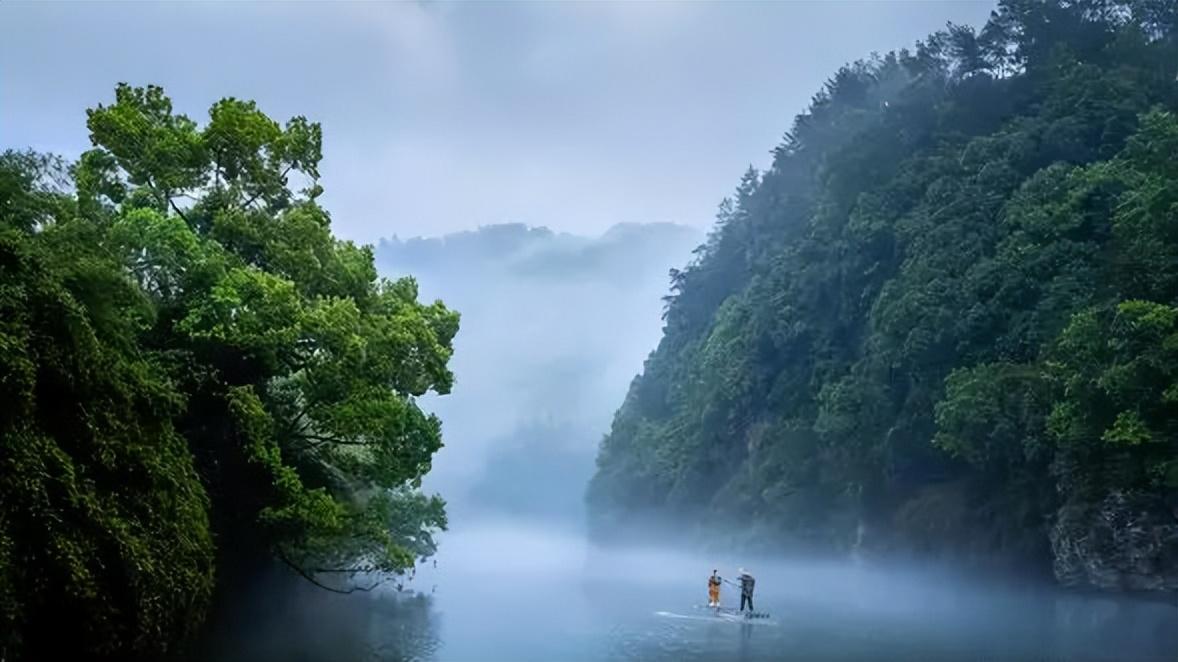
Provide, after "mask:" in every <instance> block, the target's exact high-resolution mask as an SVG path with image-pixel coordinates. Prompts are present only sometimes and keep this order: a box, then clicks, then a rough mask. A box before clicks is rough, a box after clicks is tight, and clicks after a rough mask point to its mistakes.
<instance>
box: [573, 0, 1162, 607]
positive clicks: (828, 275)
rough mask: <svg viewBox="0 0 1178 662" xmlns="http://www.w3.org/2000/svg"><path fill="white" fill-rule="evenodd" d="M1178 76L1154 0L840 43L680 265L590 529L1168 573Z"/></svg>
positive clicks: (601, 461) (1062, 575)
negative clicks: (832, 61)
mask: <svg viewBox="0 0 1178 662" xmlns="http://www.w3.org/2000/svg"><path fill="white" fill-rule="evenodd" d="M783 66H788V63H783ZM1176 74H1178V4H1175V3H1173V2H1171V1H1169V0H1129V1H1112V0H1075V1H1061V0H1052V1H1050V2H1038V1H1034V0H1003V1H1002V2H1000V3H999V6H998V9H997V11H996V12H995V13H994V14H993V15H992V17H991V19H990V21H989V22H988V23H987V24H986V25H985V26H984V28H982V29H981V30H977V31H975V30H974V29H972V28H969V27H963V26H953V25H950V26H949V27H948V29H947V30H945V31H943V32H940V33H937V34H933V35H930V36H929V37H928V38H927V39H926V40H924V41H922V42H918V43H917V44H916V46H915V48H913V49H911V50H901V51H898V52H894V53H889V54H888V55H885V56H872V57H871V58H870V59H867V60H864V61H860V62H856V63H855V64H853V65H850V66H847V67H845V68H843V69H841V70H840V71H838V72H837V73H836V74H835V75H834V76H833V77H832V78H831V79H830V80H829V81H828V82H827V83H826V85H825V86H824V87H823V89H822V90H821V91H820V92H819V93H818V94H817V95H816V96H814V98H813V101H812V104H811V106H810V108H809V109H808V110H807V111H806V112H805V113H803V114H802V115H800V116H798V117H797V118H796V120H795V121H794V123H793V128H792V130H791V131H790V132H789V133H788V134H786V136H785V138H784V140H783V142H782V143H781V144H780V145H779V146H778V147H777V149H776V150H775V153H774V159H773V163H772V165H771V167H770V168H769V169H768V170H766V171H765V172H756V171H753V170H750V171H749V172H748V173H747V174H745V176H744V177H743V179H742V180H741V181H740V185H739V187H738V188H737V190H736V193H735V195H734V196H733V198H732V199H731V200H726V201H725V202H724V204H723V205H722V207H721V209H720V213H719V215H718V218H717V222H716V225H715V228H714V230H713V231H712V233H711V234H710V236H709V237H708V240H707V242H706V243H705V244H704V245H703V246H701V247H700V248H699V249H698V251H697V254H696V257H695V259H694V260H693V261H692V262H691V263H690V264H689V265H688V266H687V267H686V268H684V269H683V270H681V271H674V272H672V283H671V289H672V291H671V295H670V296H669V297H668V298H667V305H666V311H665V322H666V325H665V330H664V336H663V338H662V340H661V342H660V343H659V344H658V347H657V349H656V350H655V351H654V352H653V354H651V356H650V357H649V359H648V360H647V362H646V364H645V367H644V370H643V372H642V374H641V375H640V376H639V377H637V378H636V379H635V380H634V381H633V383H632V385H631V388H630V391H629V394H628V396H627V397H626V399H625V402H624V404H623V405H622V407H621V409H620V410H619V411H618V412H617V414H616V417H615V419H614V422H613V426H612V430H611V432H610V433H609V435H608V436H607V437H606V438H605V439H604V441H603V443H602V445H601V449H600V453H599V457H598V472H597V474H596V476H595V477H594V479H593V482H592V484H591V486H590V491H589V502H590V506H591V509H592V513H593V523H594V526H595V530H596V531H597V533H598V535H601V536H607V535H609V534H611V533H617V534H620V533H622V532H624V531H627V530H628V527H627V524H634V525H637V524H640V523H642V522H644V521H648V519H647V518H648V516H656V517H658V518H668V517H670V518H674V519H675V521H690V522H694V523H695V524H696V526H697V528H698V531H699V532H701V533H702V532H705V531H716V530H723V531H725V532H733V531H736V532H739V533H737V534H729V533H726V534H725V536H724V542H725V543H727V542H730V541H731V540H732V537H733V536H735V537H736V538H737V542H740V543H743V544H745V545H748V546H759V547H764V548H771V549H793V550H809V551H814V550H821V551H825V552H831V551H834V552H838V553H859V554H869V553H878V554H889V553H890V554H896V553H905V554H912V553H916V554H922V555H926V556H931V557H939V558H948V559H952V560H954V561H955V562H964V563H973V564H980V563H983V562H992V563H995V564H999V565H1002V566H1003V567H1008V568H1009V567H1012V566H1014V567H1020V568H1030V569H1041V570H1042V571H1044V572H1045V573H1049V572H1051V570H1052V569H1053V570H1054V573H1055V576H1056V577H1057V578H1058V579H1059V580H1060V581H1061V582H1063V583H1066V584H1069V585H1089V586H1097V587H1101V588H1108V589H1169V590H1175V589H1178V159H1176V158H1175V155H1176V154H1178V114H1175V112H1176V111H1178V81H1176ZM701 158H705V157H703V156H701ZM721 527H722V528H721Z"/></svg>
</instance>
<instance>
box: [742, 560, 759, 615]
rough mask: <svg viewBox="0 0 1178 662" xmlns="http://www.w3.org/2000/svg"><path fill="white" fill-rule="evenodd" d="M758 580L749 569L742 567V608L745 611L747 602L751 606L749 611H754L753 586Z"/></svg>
mask: <svg viewBox="0 0 1178 662" xmlns="http://www.w3.org/2000/svg"><path fill="white" fill-rule="evenodd" d="M756 583H757V580H755V579H753V576H752V575H751V574H749V571H748V570H745V569H744V568H741V569H740V610H741V611H744V605H745V603H747V604H748V606H749V611H753V587H754V586H755V585H756Z"/></svg>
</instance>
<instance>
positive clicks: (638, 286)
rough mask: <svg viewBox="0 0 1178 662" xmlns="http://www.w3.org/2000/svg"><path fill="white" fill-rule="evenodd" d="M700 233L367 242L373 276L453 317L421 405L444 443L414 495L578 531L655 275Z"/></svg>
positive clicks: (650, 316)
mask: <svg viewBox="0 0 1178 662" xmlns="http://www.w3.org/2000/svg"><path fill="white" fill-rule="evenodd" d="M702 239H703V236H702V233H700V232H698V231H696V230H694V229H691V228H687V227H684V226H679V225H672V224H642V225H629V224H625V225H617V226H615V227H613V228H611V229H610V230H609V231H608V232H606V233H604V234H603V235H601V236H598V237H583V236H576V235H571V234H565V233H555V232H552V231H550V230H548V229H546V228H531V227H527V226H524V225H518V224H511V225H494V226H486V227H483V228H480V229H479V230H476V231H472V232H463V233H457V234H451V235H446V236H444V237H440V238H412V239H407V240H401V239H397V238H393V239H389V240H385V241H382V242H381V243H380V244H379V245H378V247H377V254H376V257H377V263H378V267H379V268H380V269H381V272H382V274H384V275H387V276H390V277H397V276H402V275H412V276H413V277H414V278H415V279H416V280H417V281H418V284H419V287H420V291H421V298H422V299H423V300H432V299H435V298H438V299H441V300H442V301H444V302H445V303H446V305H447V306H449V307H451V308H454V309H456V310H458V311H459V312H460V313H461V315H462V322H461V328H460V330H459V333H458V337H457V338H456V340H455V354H454V358H453V360H452V364H451V365H452V368H453V371H454V374H455V375H456V377H457V381H456V384H455V387H454V390H453V392H452V393H451V394H450V395H446V396H444V397H430V398H428V399H427V400H426V402H425V404H426V406H427V408H428V409H430V410H432V411H433V412H435V413H436V414H437V415H438V416H439V417H440V418H441V420H442V425H443V438H444V440H445V444H446V445H445V447H444V448H442V450H441V451H439V452H438V454H437V455H436V456H435V459H434V466H433V470H432V471H431V472H430V474H429V475H428V476H427V478H426V489H427V490H430V491H435V490H436V491H438V492H440V493H441V494H442V495H443V496H444V497H445V498H446V499H447V501H449V503H450V512H451V518H452V520H453V519H454V518H455V517H458V518H461V517H462V514H463V513H466V512H469V511H470V510H472V509H476V508H477V509H478V510H482V511H488V510H489V511H500V512H506V513H513V514H528V515H536V516H544V517H546V518H547V519H549V520H552V519H554V518H558V519H562V520H564V521H566V522H569V523H579V522H580V520H581V513H582V510H581V508H582V494H583V492H584V488H585V484H586V483H587V481H588V479H589V476H590V475H591V474H592V471H593V458H594V454H595V453H596V450H597V444H598V442H599V440H600V438H601V435H602V434H604V432H605V431H606V429H608V426H609V422H610V417H611V415H612V412H613V411H614V409H615V408H616V407H617V405H618V403H619V402H621V401H622V398H623V397H624V396H625V392H626V387H627V385H628V384H629V382H630V379H631V378H632V377H633V375H635V374H637V373H638V372H639V371H640V370H641V367H642V361H643V359H644V358H645V356H646V355H647V353H648V352H649V351H650V349H651V348H652V347H654V346H655V345H656V344H657V342H658V338H659V336H660V334H661V329H662V320H661V311H662V301H661V297H662V296H663V295H664V294H665V293H666V291H667V283H668V275H667V274H668V271H669V269H671V268H673V267H682V266H683V265H684V264H685V263H686V262H687V260H688V258H690V257H691V251H692V249H693V248H695V247H696V246H697V245H698V244H699V243H700V242H701V241H702Z"/></svg>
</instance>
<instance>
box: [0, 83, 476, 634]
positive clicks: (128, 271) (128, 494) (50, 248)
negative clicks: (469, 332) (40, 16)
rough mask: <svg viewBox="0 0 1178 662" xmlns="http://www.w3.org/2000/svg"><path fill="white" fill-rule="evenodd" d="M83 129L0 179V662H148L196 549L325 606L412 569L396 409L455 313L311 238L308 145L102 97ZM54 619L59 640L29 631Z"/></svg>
mask: <svg viewBox="0 0 1178 662" xmlns="http://www.w3.org/2000/svg"><path fill="white" fill-rule="evenodd" d="M88 126H89V129H90V132H91V139H92V142H93V144H94V149H92V150H90V151H88V152H87V153H85V154H84V155H82V157H81V159H80V160H79V161H78V162H77V163H76V164H73V165H71V166H67V165H66V164H63V163H61V162H60V161H59V160H56V159H53V158H50V157H42V156H39V155H36V154H7V155H5V156H4V158H3V161H2V162H0V166H2V167H0V230H2V232H3V234H2V235H0V270H3V272H4V277H3V280H2V282H3V285H2V286H0V313H2V315H0V350H2V352H0V389H3V390H2V392H0V395H2V396H3V399H4V400H5V402H6V403H7V406H6V407H5V409H4V412H3V415H2V416H0V434H2V443H3V448H4V452H3V454H0V462H2V463H3V464H4V467H3V472H0V494H2V495H3V508H2V509H0V534H3V544H2V545H0V582H2V583H0V597H2V598H3V607H2V609H0V619H3V620H2V621H0V624H3V628H2V629H3V630H4V631H5V632H6V633H11V634H5V639H3V640H0V643H2V644H3V645H4V646H5V647H6V649H5V650H10V651H13V654H14V655H21V654H22V651H24V653H23V654H28V655H30V656H39V655H41V654H44V653H46V652H50V651H54V650H61V651H65V652H68V651H71V650H82V651H88V652H90V653H98V654H102V655H109V656H123V655H127V654H130V653H142V654H154V653H158V652H160V651H161V650H163V649H165V648H167V647H168V646H170V645H171V643H172V642H174V641H177V640H179V639H182V638H183V636H184V635H185V634H186V633H187V632H188V631H189V630H190V629H191V628H192V627H194V626H195V624H197V623H199V616H200V613H201V612H202V611H203V609H204V608H205V606H206V604H207V603H208V600H209V596H210V593H211V591H212V587H213V586H212V581H213V580H212V571H213V570H212V569H213V565H214V560H213V556H214V551H213V545H212V541H213V540H214V538H215V539H216V541H217V543H218V548H219V556H218V561H219V563H218V565H217V567H218V569H219V570H220V571H222V572H225V573H231V571H232V570H233V569H234V568H235V567H237V566H239V565H244V564H245V563H247V562H250V560H251V557H253V556H254V555H259V554H260V555H262V556H265V555H266V554H267V553H270V554H272V555H274V556H275V557H277V558H278V559H281V560H282V561H284V562H285V563H287V564H288V565H290V566H291V567H292V568H294V569H295V570H296V571H297V572H299V573H301V574H303V575H304V576H305V577H307V578H308V579H310V580H312V581H314V582H316V583H319V584H320V585H322V586H324V587H327V588H331V589H333V590H341V591H350V590H354V589H355V588H356V586H354V585H351V586H350V582H348V581H347V579H348V578H349V577H351V576H353V575H356V574H358V573H363V574H365V575H370V574H373V573H375V576H378V577H379V575H380V574H381V573H400V572H404V571H406V570H408V569H410V568H411V567H412V566H413V565H414V563H415V562H416V561H417V559H418V558H423V557H425V556H428V555H429V554H432V553H433V551H434V548H435V543H434V539H433V534H434V533H435V532H436V531H437V530H438V529H443V528H445V526H446V518H445V512H444V504H443V502H442V501H441V499H440V498H438V497H436V496H426V495H423V494H421V493H420V492H419V491H418V488H419V486H420V481H421V477H422V476H423V475H424V474H425V473H426V472H428V471H429V468H430V462H431V458H432V455H433V453H434V452H435V451H436V450H437V449H438V448H439V447H440V446H441V424H440V422H439V420H438V419H437V418H436V417H434V416H432V415H430V414H428V413H426V412H424V411H422V410H421V408H420V407H419V406H418V405H417V403H416V398H418V397H419V396H422V395H424V394H425V393H427V392H429V391H434V392H437V393H440V394H445V393H448V392H449V390H450V388H451V386H452V384H453V376H452V375H451V373H450V371H449V369H448V367H447V364H448V361H449V359H450V356H451V354H452V341H453V338H454V336H455V334H456V333H457V331H458V315H457V314H456V313H454V312H452V311H450V310H448V309H447V308H446V307H445V306H444V305H443V304H442V303H441V302H434V303H431V304H426V303H421V302H419V301H418V299H417V288H416V285H415V283H414V282H413V280H412V279H410V278H405V279H402V280H398V281H388V280H384V279H380V278H378V277H377V274H376V270H375V267H374V264H373V256H372V251H371V249H370V248H369V247H360V246H356V245H355V244H353V243H351V242H346V241H341V240H338V239H336V238H335V237H333V236H332V234H331V230H330V217H329V215H328V213H327V211H326V210H325V209H323V208H322V207H321V206H319V204H318V203H317V202H316V199H317V198H318V196H319V195H320V194H321V193H322V187H321V186H319V184H318V182H317V179H318V176H319V173H318V163H319V160H320V157H321V154H322V149H321V140H322V137H321V131H320V128H319V126H318V125H316V124H313V123H310V122H308V121H307V120H306V119H304V118H301V117H298V118H294V119H292V120H290V121H288V122H287V123H286V124H285V125H279V124H278V123H277V122H275V121H273V120H271V119H270V118H268V117H267V116H266V115H265V114H263V113H262V112H261V111H260V110H258V109H257V107H256V105H255V104H254V103H253V102H244V101H239V100H236V99H231V98H230V99H223V100H221V101H219V102H217V103H216V104H214V105H213V107H212V108H211V110H210V112H209V120H208V122H207V123H206V124H205V125H204V126H200V125H198V124H197V122H195V121H193V120H191V119H189V118H188V117H185V116H184V115H179V114H176V113H175V112H174V111H173V109H172V105H171V101H170V100H169V99H168V97H167V96H166V95H165V94H164V93H163V90H161V89H160V88H158V87H147V88H135V87H130V86H126V85H119V86H118V88H117V89H116V93H115V101H114V103H113V104H112V105H109V106H106V105H99V106H97V107H95V108H93V109H91V110H89V111H88ZM292 180H298V181H301V182H303V183H304V184H305V186H304V187H303V188H301V189H298V190H296V189H295V187H294V186H293V185H292V183H291V182H292ZM71 184H72V185H73V186H72V187H71V186H70V185H71ZM324 576H325V577H326V578H323V577H324ZM361 588H362V586H361ZM59 591H64V594H63V595H64V597H63V598H61V599H57V597H56V596H57V595H58V592H59ZM63 606H65V607H66V608H68V609H69V610H71V611H70V613H71V614H74V615H75V617H74V618H66V619H65V621H64V622H69V623H73V622H76V623H77V624H78V627H79V630H78V632H80V633H82V635H81V636H80V638H78V639H77V640H73V639H70V638H68V637H58V638H56V639H54V638H45V637H42V636H41V635H42V633H43V628H45V627H46V626H47V624H48V623H49V622H50V621H49V619H52V622H53V623H55V624H56V625H58V626H60V625H61V624H62V622H63V620H62V619H63V616H62V615H61V614H60V613H51V611H50V610H56V609H60V608H61V607H63ZM70 642H72V643H70ZM71 645H72V646H75V647H76V648H69V646H71ZM5 654H6V653H5V651H0V656H3V655H5Z"/></svg>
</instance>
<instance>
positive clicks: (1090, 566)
mask: <svg viewBox="0 0 1178 662" xmlns="http://www.w3.org/2000/svg"><path fill="white" fill-rule="evenodd" d="M1051 546H1052V550H1053V552H1054V554H1055V576H1056V578H1057V579H1058V580H1059V581H1060V583H1061V584H1063V585H1065V586H1071V587H1090V588H1098V589H1102V590H1110V591H1176V590H1178V509H1175V508H1173V507H1170V506H1168V505H1167V504H1165V503H1161V502H1159V500H1158V499H1157V498H1155V497H1152V496H1148V495H1142V494H1135V493H1126V492H1119V491H1118V492H1112V493H1110V494H1109V495H1108V496H1107V497H1105V498H1104V499H1103V500H1102V501H1100V502H1098V503H1095V504H1081V503H1069V504H1067V505H1065V506H1064V507H1063V508H1061V509H1060V512H1059V517H1058V518H1057V520H1056V523H1055V525H1054V526H1052V528H1051Z"/></svg>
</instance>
